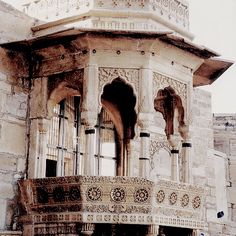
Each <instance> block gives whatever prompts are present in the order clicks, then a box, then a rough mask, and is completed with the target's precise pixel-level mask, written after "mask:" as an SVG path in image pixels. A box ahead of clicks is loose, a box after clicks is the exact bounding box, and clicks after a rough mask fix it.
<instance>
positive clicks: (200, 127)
mask: <svg viewBox="0 0 236 236" xmlns="http://www.w3.org/2000/svg"><path fill="white" fill-rule="evenodd" d="M192 109H193V121H192V142H193V163H192V164H193V177H194V183H195V184H201V185H202V184H204V185H205V187H206V202H205V206H206V209H205V217H206V220H207V224H206V232H208V234H209V235H212V236H213V235H214V236H216V235H232V234H230V231H231V222H230V221H229V214H228V202H227V187H226V186H227V176H228V172H227V156H226V155H225V154H224V153H221V152H217V151H215V150H214V138H213V123H212V112H211V95H210V93H209V92H206V91H204V90H201V89H194V92H193V107H192ZM220 211H223V212H224V216H223V217H222V218H217V213H218V212H220Z"/></svg>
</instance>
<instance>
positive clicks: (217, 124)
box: [213, 114, 236, 233]
mask: <svg viewBox="0 0 236 236" xmlns="http://www.w3.org/2000/svg"><path fill="white" fill-rule="evenodd" d="M213 124H214V138H215V140H214V146H215V149H216V150H219V151H221V152H224V153H226V154H227V157H228V159H227V191H228V209H229V220H232V227H233V228H234V233H235V232H236V228H235V225H236V114H214V116H213Z"/></svg>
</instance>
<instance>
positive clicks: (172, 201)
mask: <svg viewBox="0 0 236 236" xmlns="http://www.w3.org/2000/svg"><path fill="white" fill-rule="evenodd" d="M177 199H178V195H177V194H176V193H175V192H173V193H171V194H170V196H169V201H170V204H171V205H174V204H175V203H176V202H177Z"/></svg>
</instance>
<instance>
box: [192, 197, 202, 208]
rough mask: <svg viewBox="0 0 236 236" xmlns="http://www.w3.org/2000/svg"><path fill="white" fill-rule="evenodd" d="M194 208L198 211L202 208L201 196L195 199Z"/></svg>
mask: <svg viewBox="0 0 236 236" xmlns="http://www.w3.org/2000/svg"><path fill="white" fill-rule="evenodd" d="M192 204H193V208H194V209H198V208H199V207H200V206H201V198H200V197H199V196H196V197H195V198H194V199H193V202H192Z"/></svg>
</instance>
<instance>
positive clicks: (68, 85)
mask: <svg viewBox="0 0 236 236" xmlns="http://www.w3.org/2000/svg"><path fill="white" fill-rule="evenodd" d="M82 94H83V70H76V71H72V72H67V73H63V74H60V75H53V76H51V77H49V80H48V103H47V110H48V118H51V117H52V110H53V107H54V106H55V105H56V104H58V103H59V102H60V101H61V100H63V99H64V98H66V97H73V96H81V99H82Z"/></svg>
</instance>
